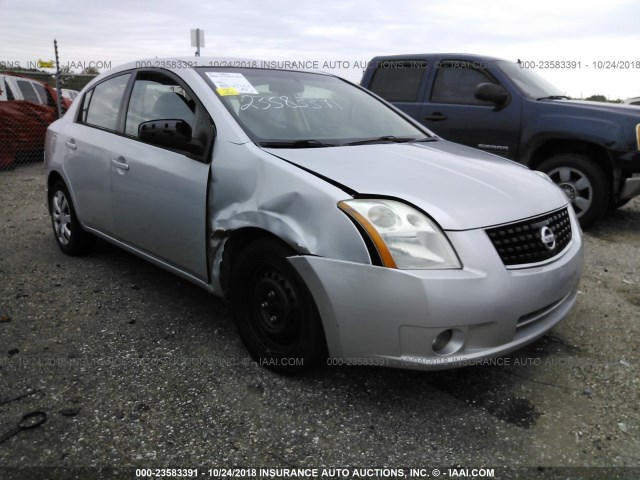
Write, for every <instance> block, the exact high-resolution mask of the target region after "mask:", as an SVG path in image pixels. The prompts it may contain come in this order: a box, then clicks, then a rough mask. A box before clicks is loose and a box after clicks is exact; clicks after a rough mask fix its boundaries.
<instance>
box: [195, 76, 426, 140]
mask: <svg viewBox="0 0 640 480" xmlns="http://www.w3.org/2000/svg"><path fill="white" fill-rule="evenodd" d="M200 72H201V74H202V76H203V77H204V78H206V79H207V80H208V81H209V82H211V84H212V88H213V89H214V91H215V92H216V94H217V95H218V97H219V98H220V100H222V103H223V104H224V105H225V106H226V108H227V109H228V110H229V112H231V114H232V115H233V116H234V117H235V118H236V120H237V121H238V123H239V124H240V125H241V126H242V128H243V129H244V130H245V132H246V133H247V134H248V135H249V136H250V137H251V138H252V140H253V141H255V142H256V143H258V144H260V145H263V146H274V147H287V146H290V147H326V146H337V145H345V144H349V143H353V142H359V143H366V142H399V141H412V140H422V139H425V137H428V136H429V134H428V131H427V130H422V129H420V128H418V127H416V126H414V125H413V124H412V123H410V122H409V121H407V120H405V119H404V118H403V117H401V116H400V115H398V114H397V113H396V112H394V111H393V110H392V109H391V108H389V107H388V106H387V105H385V104H384V103H382V102H380V101H379V100H377V99H376V98H374V97H373V96H371V95H369V94H368V93H367V92H365V91H363V90H361V89H359V88H357V87H355V86H354V85H351V84H350V83H348V82H346V81H344V80H341V79H339V78H337V77H333V76H329V75H322V74H315V73H306V72H293V71H282V70H264V69H250V68H207V69H200Z"/></svg>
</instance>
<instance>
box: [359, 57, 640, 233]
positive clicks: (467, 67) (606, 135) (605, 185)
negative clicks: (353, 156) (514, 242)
mask: <svg viewBox="0 0 640 480" xmlns="http://www.w3.org/2000/svg"><path fill="white" fill-rule="evenodd" d="M524 66H525V64H524V63H522V62H517V63H516V62H510V61H506V60H500V59H497V58H491V57H485V56H479V55H462V54H425V55H415V54H414V55H395V56H386V57H375V58H374V59H373V60H372V61H371V62H369V64H368V66H367V69H366V70H365V73H364V76H363V78H362V82H361V85H362V86H363V87H365V88H367V89H369V90H371V91H372V92H374V93H376V94H377V95H379V96H380V97H382V98H384V99H385V100H387V101H389V102H391V103H393V104H394V105H395V106H396V107H398V108H399V109H400V110H402V111H404V112H405V113H406V114H408V115H410V116H411V117H413V118H414V119H415V120H417V121H419V122H420V123H422V124H423V125H425V126H427V127H428V128H429V129H430V130H432V131H433V132H435V133H436V134H438V135H439V136H441V137H442V138H445V139H447V140H451V141H453V142H458V143H462V144H465V145H469V146H471V147H474V148H478V149H481V150H485V151H488V152H491V153H494V154H497V155H501V156H503V157H506V158H509V159H512V160H515V161H517V162H520V163H523V164H525V165H527V166H529V167H530V168H532V169H535V170H540V171H542V172H545V173H546V174H547V175H549V177H551V179H552V180H553V181H554V182H555V183H557V184H558V185H559V186H560V187H561V188H562V189H563V190H564V192H565V193H566V195H567V197H569V198H570V199H571V200H572V202H573V207H574V209H575V211H576V213H577V215H578V218H579V219H580V222H581V224H582V226H583V227H587V226H589V225H591V224H592V223H594V222H595V221H597V220H598V219H599V218H601V217H602V216H603V215H604V214H605V213H606V211H607V210H608V209H610V208H616V207H619V206H621V205H623V204H624V203H626V202H627V201H628V200H629V199H631V198H633V197H635V196H636V195H639V194H640V107H636V106H630V105H615V104H607V103H598V102H586V101H581V100H571V99H570V98H569V97H567V96H565V95H564V94H563V93H562V92H561V91H560V90H558V89H557V88H555V87H554V86H553V85H551V84H550V83H548V82H547V81H546V80H544V79H543V78H542V77H540V76H538V75H537V74H536V73H535V72H533V71H532V70H530V69H527V68H524Z"/></svg>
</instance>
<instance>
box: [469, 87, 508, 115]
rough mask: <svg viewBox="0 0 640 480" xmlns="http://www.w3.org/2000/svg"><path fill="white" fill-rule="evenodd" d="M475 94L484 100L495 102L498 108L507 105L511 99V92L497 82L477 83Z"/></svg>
mask: <svg viewBox="0 0 640 480" xmlns="http://www.w3.org/2000/svg"><path fill="white" fill-rule="evenodd" d="M473 96H474V97H476V98H477V99H478V100H482V101H483V102H489V103H493V104H494V105H495V106H496V109H501V108H504V107H506V106H507V104H508V103H509V100H510V99H511V96H510V95H509V92H507V91H506V90H505V89H504V87H502V86H501V85H496V84H495V83H481V84H479V85H477V86H476V89H475V91H474V92H473Z"/></svg>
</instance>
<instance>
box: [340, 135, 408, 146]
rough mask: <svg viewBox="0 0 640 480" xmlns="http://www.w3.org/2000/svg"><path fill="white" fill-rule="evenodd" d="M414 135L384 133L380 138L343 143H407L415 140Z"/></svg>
mask: <svg viewBox="0 0 640 480" xmlns="http://www.w3.org/2000/svg"><path fill="white" fill-rule="evenodd" d="M416 140H417V139H416V138H414V137H394V136H393V135H384V136H382V137H378V138H367V139H366V140H357V141H355V142H348V143H343V145H368V144H370V143H406V142H415V141H416Z"/></svg>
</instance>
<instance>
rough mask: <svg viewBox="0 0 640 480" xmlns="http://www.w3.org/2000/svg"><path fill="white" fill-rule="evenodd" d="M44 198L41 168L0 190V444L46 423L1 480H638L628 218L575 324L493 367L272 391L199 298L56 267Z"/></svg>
mask: <svg viewBox="0 0 640 480" xmlns="http://www.w3.org/2000/svg"><path fill="white" fill-rule="evenodd" d="M43 184H44V177H43V170H42V166H41V165H31V166H27V167H24V168H18V169H16V170H14V171H9V172H2V173H0V234H1V238H2V246H1V247H0V278H1V279H2V281H1V282H0V320H1V321H0V435H1V434H2V433H4V432H6V431H9V430H11V429H12V428H13V427H14V426H15V425H16V423H17V421H18V420H19V418H20V417H21V416H22V415H23V414H24V413H26V412H29V411H33V410H44V411H46V412H47V414H48V420H47V422H46V423H45V424H44V425H42V426H41V427H38V428H36V429H33V430H29V431H24V432H20V433H19V434H17V435H16V436H14V437H12V438H10V439H8V440H7V441H5V442H3V443H1V444H0V478H3V479H9V478H29V477H33V476H34V475H35V474H36V473H38V475H39V477H40V478H54V477H55V478H62V477H63V476H64V475H67V474H68V475H76V476H77V478H90V477H91V476H92V475H94V476H97V475H104V476H103V478H116V477H118V478H135V470H133V468H184V469H187V468H191V469H195V468H197V469H199V472H200V473H199V475H200V476H201V477H202V476H206V477H207V478H209V472H208V469H210V468H220V467H224V468H231V467H249V468H266V467H270V468H320V469H322V468H375V467H388V468H399V467H418V468H425V469H428V472H431V469H432V468H436V467H438V468H440V470H441V471H442V472H443V473H442V476H444V477H445V478H446V477H447V476H455V472H451V471H448V470H447V469H448V468H451V467H455V466H459V467H467V468H474V467H475V468H478V467H490V468H495V469H496V470H495V473H496V476H495V478H628V479H637V478H640V411H639V408H640V407H639V405H640V402H639V401H638V400H639V399H638V396H639V394H638V392H640V380H639V376H638V365H639V364H640V362H639V360H640V352H639V350H640V349H639V348H638V345H639V343H640V342H639V339H640V315H639V314H638V313H639V312H640V308H639V307H640V236H639V235H638V232H639V231H640V199H636V200H634V201H632V202H630V203H629V204H627V206H625V207H624V208H622V209H620V210H618V211H615V212H612V214H611V215H610V216H609V218H608V219H606V220H605V221H603V222H602V223H601V224H600V225H599V226H598V227H596V228H595V229H592V230H591V231H589V232H588V233H587V234H586V268H585V273H584V277H583V280H582V284H581V290H580V295H579V298H578V303H577V306H576V308H575V309H574V311H573V312H572V314H571V315H570V316H569V317H568V318H567V319H566V320H565V321H564V322H563V323H562V324H560V325H559V326H558V327H556V328H555V329H554V330H553V331H552V332H551V333H550V334H548V335H546V336H545V337H544V338H543V339H541V340H539V341H538V342H536V343H534V344H533V345H531V346H529V347H527V348H525V349H524V350H521V351H519V352H516V353H515V354H512V355H510V356H508V357H505V358H504V363H505V364H504V365H502V366H478V367H467V368H464V369H459V370H453V371H446V372H437V373H426V372H412V371H402V370H394V369H384V368H365V367H358V368H356V367H353V368H347V367H326V368H324V369H321V370H319V371H316V372H314V373H312V374H308V375H305V376H300V377H294V378H287V377H281V376H278V375H276V374H273V373H271V372H269V371H267V370H265V369H264V368H261V367H260V366H259V365H256V364H255V363H254V362H252V361H250V359H249V356H248V354H247V352H246V351H245V350H244V348H243V346H242V344H241V343H240V341H239V339H238V336H237V334H236V331H235V327H234V325H233V321H232V318H231V314H230V311H229V308H228V306H227V305H226V304H224V303H223V302H222V301H221V300H219V299H217V298H215V297H212V296H210V295H208V294H207V293H206V292H204V291H202V290H200V289H199V288H198V287H195V286H193V285H191V284H189V283H187V282H185V281H183V280H181V279H179V278H177V277H175V276H173V275H171V274H169V273H166V272H164V271H163V270H161V269H159V268H156V267H154V266H152V265H150V264H148V263H146V262H144V261H142V260H140V259H138V258H137V257H135V256H132V255H130V254H128V253H125V252H123V251H121V250H119V249H117V248H115V247H113V246H111V245H109V244H107V243H105V242H100V241H99V242H98V243H97V245H96V249H95V251H94V252H93V253H91V254H90V255H88V256H85V257H81V258H71V257H67V256H65V255H63V254H62V253H61V252H60V250H59V249H58V247H57V246H56V243H55V240H54V238H53V235H52V233H51V227H50V221H49V217H48V215H47V211H46V206H45V200H44V187H43ZM25 393H30V394H29V395H27V396H25V397H24V398H21V399H18V400H13V401H10V402H8V403H4V404H2V402H3V401H6V400H10V399H12V398H14V397H18V396H20V395H22V394H25ZM27 467H29V468H27ZM36 467H46V468H44V469H43V470H32V469H33V468H36ZM53 467H59V468H60V469H59V470H54V469H52V468H53ZM85 467H91V468H90V469H89V470H78V469H80V468H85ZM97 467H100V468H116V469H124V470H118V472H119V473H117V472H115V471H110V470H97ZM567 467H571V468H567ZM577 467H588V468H577ZM30 468H31V469H30ZM69 472H71V473H69ZM100 472H102V473H100ZM276 473H277V472H276ZM365 473H366V472H365ZM368 473H369V474H370V476H374V477H375V475H373V474H372V472H368ZM373 473H375V472H373ZM249 476H250V475H248V476H246V477H245V478H248V477H249ZM276 476H277V475H275V474H274V478H275V477H276ZM350 476H351V477H352V478H353V477H354V476H355V475H354V474H353V473H350ZM428 477H429V475H428V474H427V473H425V474H424V476H423V478H428ZM33 478H35V477H33ZM69 478H74V477H73V476H70V477H69ZM325 478H327V477H325ZM333 478H338V477H337V476H334V477H333ZM377 478H383V475H380V476H378V477H377ZM414 478H417V477H414ZM431 478H434V475H431ZM471 478H479V477H471Z"/></svg>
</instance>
